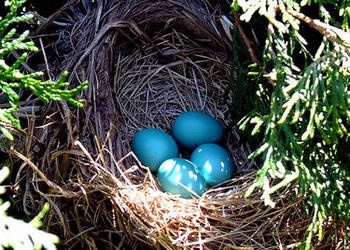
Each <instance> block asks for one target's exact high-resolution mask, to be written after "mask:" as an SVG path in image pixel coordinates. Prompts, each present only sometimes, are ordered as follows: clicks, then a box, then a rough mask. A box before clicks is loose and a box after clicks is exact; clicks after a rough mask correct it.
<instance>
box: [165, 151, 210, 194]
mask: <svg viewBox="0 0 350 250" xmlns="http://www.w3.org/2000/svg"><path fill="white" fill-rule="evenodd" d="M158 181H159V184H160V187H161V189H162V190H163V191H164V192H169V193H172V194H180V195H181V197H182V198H193V197H196V196H201V195H202V194H203V193H204V192H205V190H206V188H207V184H206V182H205V180H204V178H203V176H202V175H201V174H200V173H199V171H198V169H197V167H196V166H195V165H194V164H193V163H192V162H190V161H189V160H187V159H183V158H178V157H176V158H172V159H168V160H166V161H164V162H163V163H162V164H161V165H160V167H159V169H158Z"/></svg>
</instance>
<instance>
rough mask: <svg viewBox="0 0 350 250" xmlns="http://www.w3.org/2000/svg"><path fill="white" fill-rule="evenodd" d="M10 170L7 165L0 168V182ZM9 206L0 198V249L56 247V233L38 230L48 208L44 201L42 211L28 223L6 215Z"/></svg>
mask: <svg viewBox="0 0 350 250" xmlns="http://www.w3.org/2000/svg"><path fill="white" fill-rule="evenodd" d="M9 173H10V170H9V168H8V167H2V168H1V169H0V184H1V183H2V182H3V181H4V180H5V179H6V178H7V176H8V175H9ZM5 190H6V189H5V187H4V186H1V185H0V195H1V194H3V193H5ZM9 207H10V203H9V202H3V201H2V200H1V199H0V249H4V248H12V249H17V250H21V249H23V250H27V249H41V248H42V247H44V248H45V249H47V250H51V249H56V246H55V244H57V243H58V241H59V239H58V237H57V236H56V235H53V234H49V233H46V232H44V231H41V230H39V229H38V228H39V227H40V226H42V222H41V220H42V218H43V217H44V215H45V214H46V213H47V212H48V210H49V204H48V203H46V204H45V205H44V207H43V209H42V211H41V212H40V213H39V214H38V215H37V216H36V217H35V218H34V219H33V220H32V221H30V222H29V223H26V222H24V221H22V220H18V219H15V218H13V217H10V216H8V215H7V213H6V211H7V210H8V208H9Z"/></svg>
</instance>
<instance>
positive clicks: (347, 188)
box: [232, 0, 350, 249]
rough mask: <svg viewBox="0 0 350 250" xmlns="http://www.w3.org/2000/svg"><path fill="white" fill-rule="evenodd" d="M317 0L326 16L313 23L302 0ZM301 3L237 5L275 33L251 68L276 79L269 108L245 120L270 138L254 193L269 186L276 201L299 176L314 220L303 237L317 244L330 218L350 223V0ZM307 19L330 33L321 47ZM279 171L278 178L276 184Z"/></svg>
mask: <svg viewBox="0 0 350 250" xmlns="http://www.w3.org/2000/svg"><path fill="white" fill-rule="evenodd" d="M314 3H317V5H313V6H314V7H315V8H319V10H320V16H321V17H323V20H322V21H323V22H321V21H319V20H317V21H315V22H313V23H308V19H305V18H304V17H305V16H304V15H300V14H302V13H301V12H300V9H301V4H309V5H311V4H314ZM325 3H327V4H329V5H331V6H332V8H333V9H338V10H339V15H340V17H342V18H343V19H342V22H341V24H338V23H337V22H336V21H334V20H335V18H333V17H332V16H331V15H330V13H329V12H328V11H327V9H326V7H325V5H324V4H325ZM301 4H299V3H298V2H297V1H289V0H284V1H249V0H247V1H243V0H242V1H240V0H237V1H234V2H233V4H232V8H234V9H235V10H238V9H239V7H241V9H242V10H243V14H242V16H241V19H242V20H245V21H249V20H250V19H251V18H252V16H253V14H254V13H256V12H258V13H259V14H260V15H263V16H265V17H266V18H267V19H268V20H269V21H270V23H271V24H272V25H273V27H270V29H269V30H270V32H269V33H268V34H267V38H266V44H265V51H264V55H263V62H262V65H260V66H261V67H262V69H261V68H260V69H257V70H258V72H252V73H251V74H252V75H257V74H261V72H265V77H266V78H268V79H270V80H271V81H274V82H275V83H276V86H275V87H274V90H273V92H272V94H271V95H270V96H269V99H270V105H269V110H268V112H264V113H262V112H257V111H256V110H254V111H253V112H251V113H250V114H249V115H247V116H246V117H245V118H244V119H242V121H241V123H240V124H241V128H243V129H246V128H247V127H248V125H249V124H253V125H254V128H253V129H252V134H253V135H255V134H257V133H263V135H264V139H263V143H262V145H261V146H260V147H259V148H258V149H257V150H256V151H255V152H253V153H252V155H251V157H258V156H259V157H261V158H262V160H263V165H262V168H261V169H260V170H259V171H258V173H257V179H256V181H255V182H254V183H253V184H252V186H251V187H250V188H249V189H248V190H247V193H246V196H249V195H250V194H251V193H252V192H254V190H256V189H257V188H259V189H262V190H263V195H262V198H263V199H264V201H265V203H266V204H267V205H270V206H274V205H275V204H274V201H273V200H272V198H271V194H273V193H276V192H277V191H278V190H279V189H280V188H282V187H286V186H287V185H289V184H290V183H292V182H297V183H298V192H299V193H302V194H304V195H305V196H307V195H310V198H309V205H310V211H309V213H310V215H312V220H311V223H310V225H309V228H308V232H307V236H306V239H305V242H304V244H303V248H305V249H310V248H311V240H312V237H313V235H315V234H318V238H319V240H322V239H323V228H322V227H323V222H324V220H327V219H331V218H333V219H336V221H337V222H340V221H341V222H345V224H347V225H349V224H350V209H349V204H350V163H349V155H350V153H349V151H348V149H349V146H350V136H349V135H350V133H349V132H350V131H349V128H350V127H349V124H350V35H349V33H347V32H346V31H348V29H349V25H348V19H349V8H350V7H349V5H350V3H349V1H345V0H344V1H302V3H301ZM338 19H339V18H338ZM301 21H302V22H306V23H308V24H309V25H310V26H311V27H312V28H314V29H316V30H318V31H319V32H320V33H321V34H322V35H323V40H322V41H321V42H320V45H319V47H318V49H317V52H316V53H315V54H314V55H313V54H311V52H309V50H308V49H307V48H308V47H307V38H308V37H303V36H302V35H301V34H300V33H299V26H300V22H301ZM337 25H339V26H341V27H339V26H338V27H337ZM310 42H313V41H310ZM296 50H299V51H300V54H301V55H303V57H304V58H305V61H306V62H307V63H306V64H305V66H303V68H301V69H300V68H298V66H297V65H296V63H295V59H294V57H293V56H294V55H295V51H296ZM308 62H310V63H308ZM266 72H267V73H266ZM259 95H266V93H261V92H260V93H259ZM271 179H275V180H277V181H275V182H274V184H273V185H272V184H271V183H270V180H271Z"/></svg>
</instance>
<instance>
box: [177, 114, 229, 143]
mask: <svg viewBox="0 0 350 250" xmlns="http://www.w3.org/2000/svg"><path fill="white" fill-rule="evenodd" d="M223 132H224V129H223V127H222V126H221V124H220V123H219V122H218V121H217V120H216V119H214V118H213V117H212V116H210V115H208V114H206V113H204V112H201V111H188V112H184V113H182V114H181V115H179V116H178V117H177V118H176V120H175V122H174V124H173V127H172V133H173V136H174V138H175V139H176V140H177V141H178V142H179V144H180V145H182V146H183V147H185V148H187V149H190V150H193V149H195V148H196V147H197V146H199V145H201V144H204V143H210V142H212V143H216V142H219V141H220V140H221V139H222V136H223Z"/></svg>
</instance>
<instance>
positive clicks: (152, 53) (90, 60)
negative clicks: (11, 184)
mask: <svg viewBox="0 0 350 250" xmlns="http://www.w3.org/2000/svg"><path fill="white" fill-rule="evenodd" d="M223 2H224V1H218V2H217V3H214V2H213V1H212V3H208V2H205V1H200V0H198V1H196V0H192V1H187V0H177V1H147V0H144V1H139V0H129V1H110V0H105V1H95V3H89V1H69V2H68V3H67V4H66V5H65V6H63V7H62V9H60V10H59V11H57V12H56V13H55V14H54V15H52V16H51V18H50V19H47V20H46V21H45V22H44V24H43V25H41V27H40V28H39V30H38V31H37V32H36V34H39V35H40V34H49V35H47V36H46V37H44V38H43V37H42V36H39V37H41V39H42V41H43V43H42V44H47V46H46V47H45V46H43V47H42V51H43V52H46V53H44V55H45V60H46V61H47V64H46V65H45V69H47V70H48V71H49V74H51V75H59V74H61V73H62V72H63V71H69V72H70V79H69V81H70V82H71V84H72V86H74V85H77V84H79V83H81V82H82V81H83V80H88V81H89V86H88V88H87V89H86V90H85V91H84V92H83V93H82V95H81V97H80V98H81V99H82V101H83V103H84V107H83V108H79V109H78V108H73V107H69V106H67V104H66V103H65V102H63V101H62V102H55V103H50V104H49V105H46V106H44V107H42V108H38V109H37V110H34V109H33V112H32V114H27V117H29V118H28V128H27V129H26V136H23V140H24V141H23V143H22V145H24V146H23V147H21V146H20V145H19V146H18V148H20V149H21V150H19V149H18V150H14V149H13V150H12V154H13V155H15V156H16V157H17V159H20V164H21V166H22V167H21V169H20V171H19V172H18V174H17V176H16V178H17V179H16V180H17V181H18V183H22V184H23V185H20V186H21V188H22V189H21V190H22V191H23V192H19V193H21V194H20V196H21V197H22V199H23V200H24V201H26V202H25V203H24V207H25V210H26V211H27V213H31V212H37V211H38V208H40V207H41V205H42V203H43V202H44V201H45V202H46V201H48V202H49V203H50V204H51V208H52V209H51V210H50V212H49V213H48V214H47V216H46V217H45V221H44V224H45V227H46V229H47V230H49V231H50V232H53V233H56V234H57V235H59V237H60V238H61V246H62V248H64V249H118V248H127V246H128V247H132V249H148V248H157V249H162V248H164V249H281V248H285V247H290V248H293V247H294V246H295V244H296V243H297V242H299V241H300V240H301V239H302V237H303V235H304V232H305V230H306V227H307V225H308V220H307V219H305V218H304V217H303V209H302V207H303V206H302V205H303V200H302V199H301V198H296V197H294V196H293V192H292V191H291V188H285V189H282V190H280V192H279V193H277V194H275V195H274V198H275V201H276V206H275V208H270V207H266V206H264V203H263V201H262V200H261V199H260V195H261V193H259V192H256V193H255V194H253V195H252V196H251V197H250V198H245V197H244V193H245V190H246V189H247V187H248V186H250V185H251V184H252V182H253V180H254V178H255V170H256V166H255V165H256V164H255V163H254V162H251V161H250V160H248V157H247V155H248V154H249V153H250V150H249V145H248V144H247V143H244V142H242V140H241V139H240V135H239V131H238V130H237V128H236V127H235V126H232V121H231V120H230V117H231V116H230V112H234V111H230V110H231V109H230V107H231V103H232V102H234V100H235V96H234V95H233V94H232V91H231V90H230V86H231V85H230V80H231V78H232V77H235V74H234V72H233V71H232V67H231V66H230V64H231V62H230V58H231V47H230V46H231V45H230V44H231V42H230V41H229V38H228V37H227V36H226V34H225V33H224V29H223V27H222V26H221V23H220V16H221V14H222V13H221V12H222V11H223V10H224V9H225V8H224V7H223V5H226V8H228V7H227V6H228V3H223ZM82 3H84V4H82ZM219 3H221V5H219ZM52 31H54V33H53V32H52ZM50 32H52V33H50ZM50 34H52V36H50ZM33 102H34V103H35V102H37V100H33V101H32V103H33ZM187 110H203V111H205V112H206V113H209V114H211V115H212V116H213V117H215V118H216V119H218V120H219V121H220V122H221V123H222V124H223V125H224V126H225V130H226V131H225V142H224V143H225V147H226V148H227V149H228V150H229V151H230V153H231V155H232V157H233V160H234V163H235V165H236V166H237V172H236V174H235V176H234V177H233V178H232V179H231V180H229V181H228V182H226V183H224V184H222V185H220V186H216V187H212V188H210V189H208V190H207V191H206V192H205V193H204V195H203V196H202V197H200V198H196V199H183V198H180V197H179V196H176V195H171V194H167V193H164V192H162V191H161V190H160V189H159V185H158V183H157V180H156V178H155V176H154V175H153V174H152V173H151V172H150V171H149V170H148V169H147V168H145V167H143V166H142V164H140V162H139V161H138V159H137V158H136V157H135V156H134V155H133V153H132V151H131V148H130V141H131V139H132V137H133V135H134V134H135V132H136V131H138V130H139V129H141V128H148V127H154V128H160V129H162V130H164V131H167V132H169V131H170V128H171V125H172V123H173V121H174V119H175V118H176V117H177V116H178V115H179V114H180V113H182V112H184V111H187ZM36 111H37V112H36ZM34 127H35V129H34ZM24 166H30V168H25V167H24ZM292 197H293V199H292Z"/></svg>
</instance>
